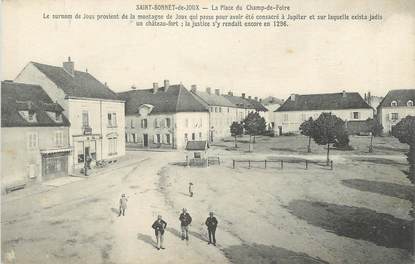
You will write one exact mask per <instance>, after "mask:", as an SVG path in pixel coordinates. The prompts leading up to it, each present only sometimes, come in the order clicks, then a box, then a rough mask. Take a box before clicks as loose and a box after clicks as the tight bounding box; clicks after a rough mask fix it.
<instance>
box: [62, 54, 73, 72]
mask: <svg viewBox="0 0 415 264" xmlns="http://www.w3.org/2000/svg"><path fill="white" fill-rule="evenodd" d="M63 69H64V70H65V71H66V72H67V73H69V74H70V75H71V76H72V77H74V76H75V63H74V62H73V61H71V57H68V61H64V62H63Z"/></svg>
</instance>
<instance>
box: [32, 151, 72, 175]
mask: <svg viewBox="0 0 415 264" xmlns="http://www.w3.org/2000/svg"><path fill="white" fill-rule="evenodd" d="M70 153H71V149H70V148H64V149H49V150H41V151H40V154H41V156H42V181H45V180H50V179H53V178H57V177H63V176H67V175H68V162H69V157H70Z"/></svg>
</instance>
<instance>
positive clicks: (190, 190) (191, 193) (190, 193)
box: [189, 182, 193, 197]
mask: <svg viewBox="0 0 415 264" xmlns="http://www.w3.org/2000/svg"><path fill="white" fill-rule="evenodd" d="M189 196H190V197H193V183H191V182H189Z"/></svg>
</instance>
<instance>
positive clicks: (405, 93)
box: [377, 89, 415, 133]
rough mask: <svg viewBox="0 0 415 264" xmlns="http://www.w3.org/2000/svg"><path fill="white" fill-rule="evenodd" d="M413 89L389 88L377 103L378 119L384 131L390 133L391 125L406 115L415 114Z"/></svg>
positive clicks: (414, 92) (414, 90)
mask: <svg viewBox="0 0 415 264" xmlns="http://www.w3.org/2000/svg"><path fill="white" fill-rule="evenodd" d="M414 102H415V89H406V90H391V91H389V92H388V93H387V94H386V96H385V98H384V99H383V100H382V102H381V103H380V104H379V106H378V109H377V113H378V116H377V117H378V120H379V122H380V123H381V124H382V126H383V132H384V133H390V132H391V130H392V127H393V126H394V125H396V124H397V123H398V122H399V121H400V120H401V119H403V118H405V117H406V116H408V115H411V116H415V107H414Z"/></svg>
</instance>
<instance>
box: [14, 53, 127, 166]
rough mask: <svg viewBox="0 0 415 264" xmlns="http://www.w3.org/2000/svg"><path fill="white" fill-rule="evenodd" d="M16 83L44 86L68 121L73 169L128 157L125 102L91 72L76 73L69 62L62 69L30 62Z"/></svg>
mask: <svg viewBox="0 0 415 264" xmlns="http://www.w3.org/2000/svg"><path fill="white" fill-rule="evenodd" d="M16 81H18V82H22V83H28V84H37V85H40V86H42V88H43V89H44V90H45V92H46V93H47V94H48V95H49V97H50V98H51V99H52V100H53V101H54V102H57V103H59V104H60V105H61V106H62V107H63V109H64V113H65V115H66V116H67V117H68V119H69V121H70V123H71V127H70V129H69V143H70V145H71V146H72V147H73V153H72V154H73V166H74V168H82V167H84V166H85V161H86V159H87V157H90V158H91V159H92V162H95V161H98V160H113V159H117V158H119V157H120V156H123V155H124V154H125V143H124V102H123V101H122V100H120V99H119V98H118V97H117V95H116V94H115V93H114V92H113V91H111V89H109V88H108V87H107V85H106V84H103V83H101V82H100V81H98V80H97V79H96V78H95V77H94V76H92V75H91V74H89V73H88V72H83V71H77V70H75V64H74V62H73V61H71V59H70V58H68V61H66V62H64V63H63V66H62V67H57V66H51V65H46V64H41V63H37V62H29V63H28V64H27V65H26V67H25V68H24V69H23V70H22V71H21V72H20V74H19V75H18V76H17V77H16Z"/></svg>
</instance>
